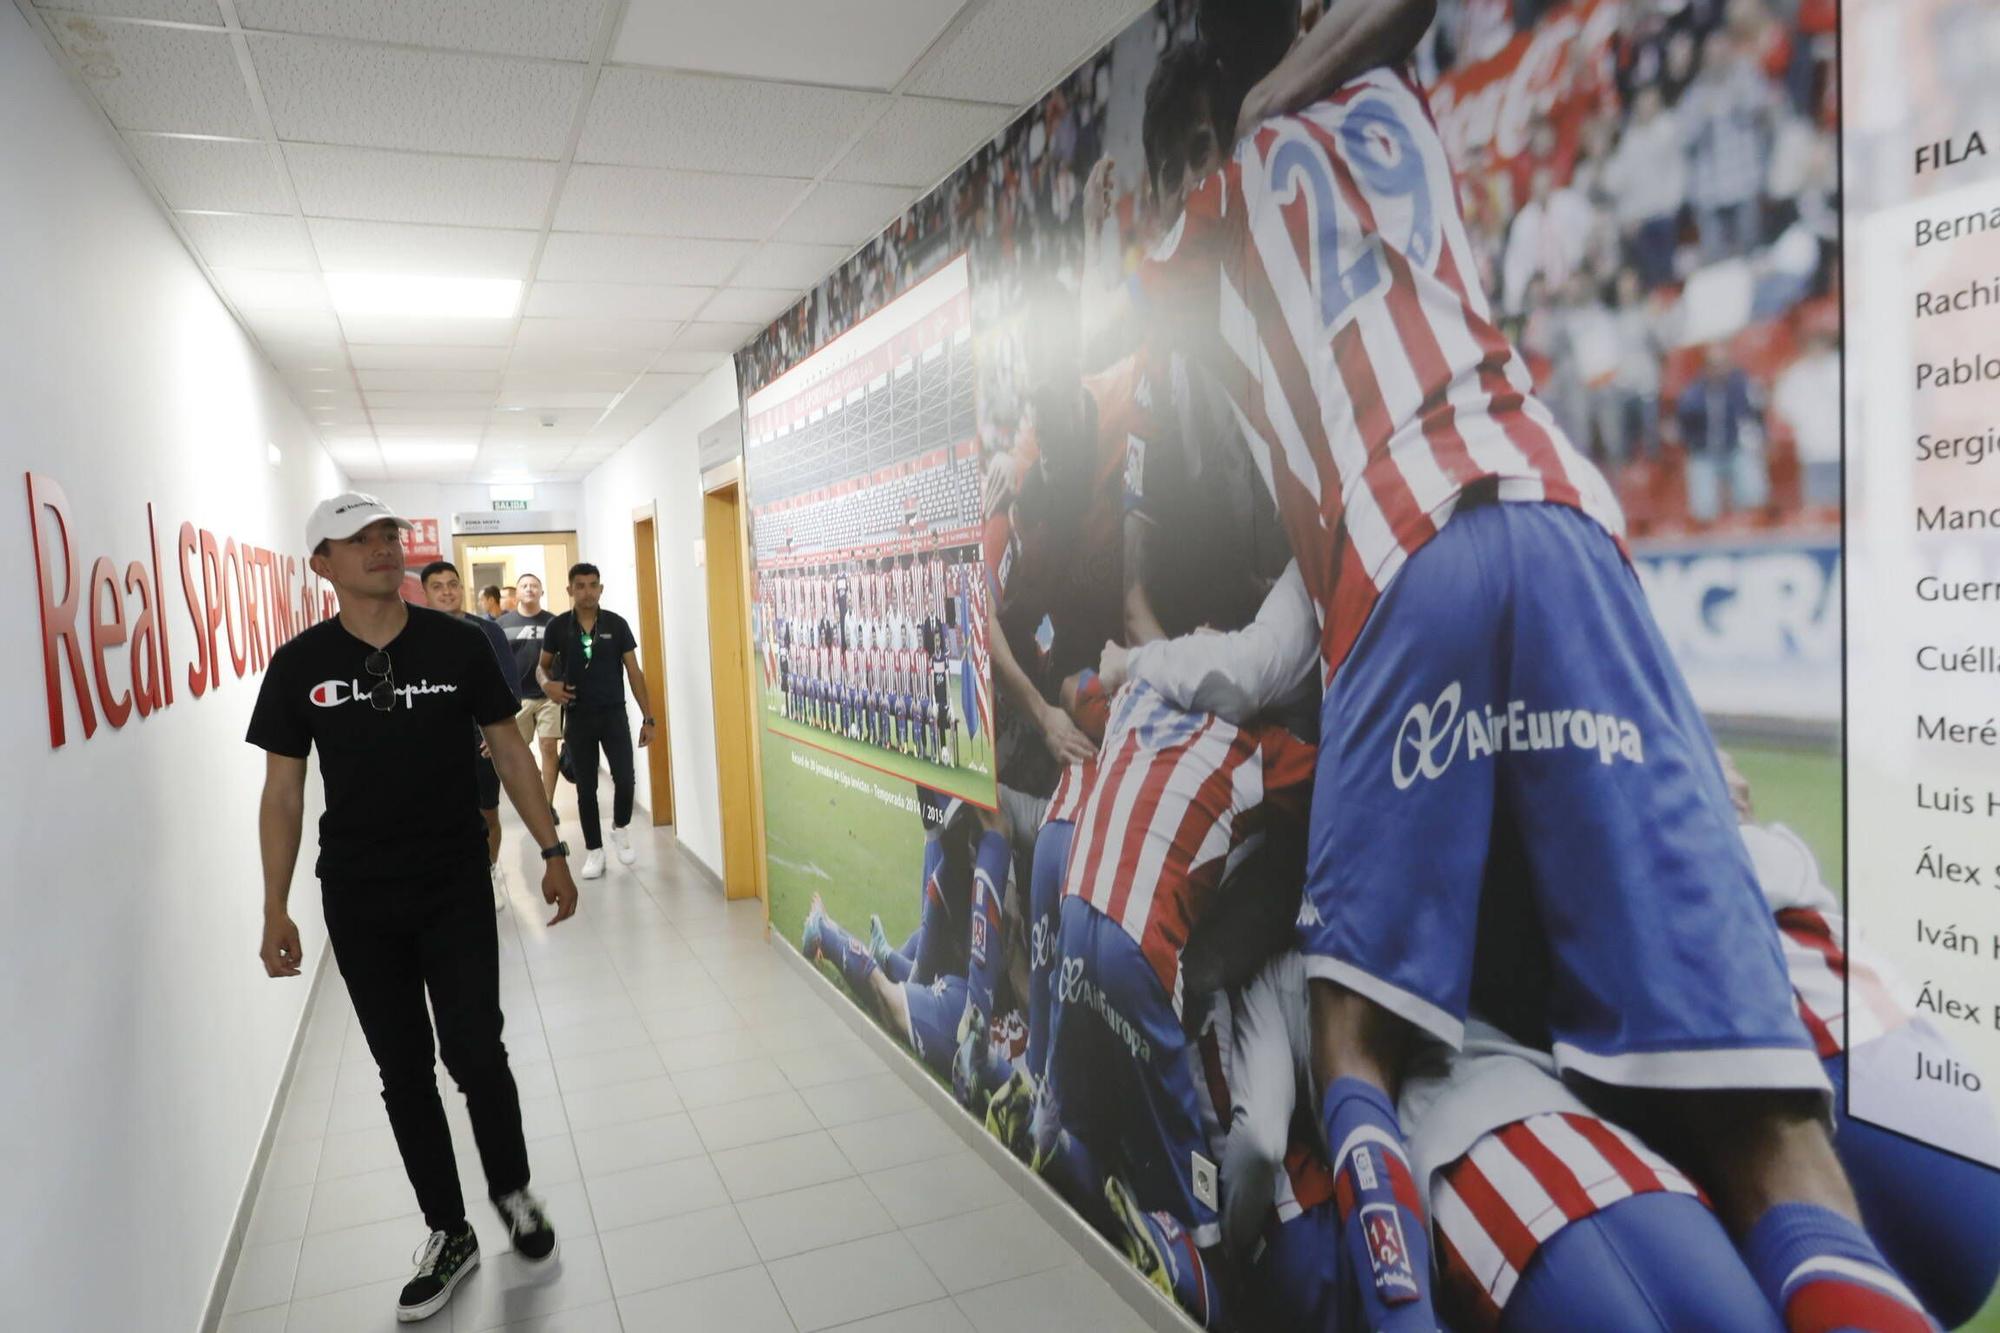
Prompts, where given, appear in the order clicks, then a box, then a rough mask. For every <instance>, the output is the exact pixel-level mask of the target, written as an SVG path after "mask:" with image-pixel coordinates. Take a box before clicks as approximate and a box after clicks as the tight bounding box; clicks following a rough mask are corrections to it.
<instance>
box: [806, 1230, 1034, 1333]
mask: <svg viewBox="0 0 2000 1333" xmlns="http://www.w3.org/2000/svg"><path fill="white" fill-rule="evenodd" d="M767 1267H768V1268H769V1270H770V1273H771V1281H772V1282H774V1283H776V1284H777V1287H778V1294H779V1295H781V1296H783V1297H784V1298H785V1308H786V1309H787V1310H789V1311H791V1315H792V1320H793V1322H794V1323H796V1324H797V1325H798V1326H799V1327H800V1328H801V1329H803V1330H807V1333H810V1331H811V1330H813V1329H821V1328H831V1327H833V1326H834V1325H836V1324H847V1323H852V1322H853V1321H854V1320H856V1319H862V1318H866V1317H867V1316H869V1315H877V1314H886V1313H887V1312H889V1311H890V1310H899V1309H901V1308H902V1307H904V1306H906V1305H918V1304H921V1303H923V1302H925V1301H933V1300H936V1299H937V1298H938V1297H940V1296H942V1295H944V1289H943V1288H942V1287H940V1286H939V1285H938V1281H937V1279H936V1278H935V1277H933V1276H932V1275H931V1271H930V1269H929V1268H928V1267H926V1266H925V1264H924V1261H923V1259H922V1258H920V1257H919V1256H918V1254H917V1252H916V1250H915V1249H913V1248H912V1247H911V1245H910V1242H909V1241H907V1240H905V1239H904V1238H903V1237H902V1236H901V1235H900V1234H898V1233H893V1232H892V1233H891V1234H889V1235H886V1236H871V1237H869V1238H868V1239H867V1240H856V1241H849V1242H847V1243H846V1244H844V1245H833V1246H829V1247H828V1248H826V1249H823V1250H810V1251H808V1252H807V1253H805V1254H797V1255H793V1256H792V1257H791V1258H789V1259H780V1260H778V1261H777V1262H775V1263H772V1264H769V1265H767ZM1022 1327H1032V1326H1031V1325H1023V1326H1022Z"/></svg>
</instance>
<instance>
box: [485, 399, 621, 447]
mask: <svg viewBox="0 0 2000 1333" xmlns="http://www.w3.org/2000/svg"><path fill="white" fill-rule="evenodd" d="M602 415H603V412H602V411H600V410H599V409H598V408H594V407H570V408H551V409H550V410H548V411H546V412H495V413H493V414H492V415H491V416H489V417H487V419H486V436H485V438H486V439H487V440H488V441H496V440H502V441H513V442H515V443H517V444H518V443H524V442H528V441H533V440H543V441H552V440H575V439H577V438H578V437H580V436H582V435H583V434H584V433H585V432H586V431H588V430H589V429H590V428H591V427H592V426H594V425H596V424H597V418H598V417H600V416H602ZM543 417H548V418H550V419H551V420H553V421H554V422H555V425H553V426H544V425H543V424H542V418H543Z"/></svg>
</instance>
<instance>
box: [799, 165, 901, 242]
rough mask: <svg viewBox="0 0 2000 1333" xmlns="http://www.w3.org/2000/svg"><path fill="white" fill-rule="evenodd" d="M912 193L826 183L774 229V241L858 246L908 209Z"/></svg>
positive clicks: (886, 187)
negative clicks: (775, 237) (775, 231)
mask: <svg viewBox="0 0 2000 1333" xmlns="http://www.w3.org/2000/svg"><path fill="white" fill-rule="evenodd" d="M912 193H913V192H912V191H911V190H910V189H908V188H907V187H905V186H901V185H850V184H847V183H846V182H843V181H827V182H825V183H824V184H822V185H820V186H819V187H817V188H816V189H814V190H813V192H812V194H811V195H809V196H808V197H807V199H806V201H805V203H803V204H801V205H799V209H798V211H797V212H796V213H793V214H792V215H791V216H790V217H788V218H786V219H785V224H784V225H783V226H782V227H780V228H778V236H777V239H779V240H781V241H814V242H819V243H830V244H836V245H847V246H855V245H859V244H860V243H861V242H863V241H865V240H867V239H868V238H869V237H871V236H873V235H875V234H876V233H877V232H879V231H881V230H882V228H884V227H886V226H888V225H889V223H890V221H891V220H892V219H894V218H895V217H896V216H897V215H898V214H900V213H901V212H902V211H903V210H904V209H905V208H906V207H908V206H909V204H910V201H911V198H912Z"/></svg>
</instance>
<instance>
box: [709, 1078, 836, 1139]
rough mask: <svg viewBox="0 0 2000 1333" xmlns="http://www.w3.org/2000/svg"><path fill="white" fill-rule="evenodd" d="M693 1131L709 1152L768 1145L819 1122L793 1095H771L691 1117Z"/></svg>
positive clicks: (817, 1126) (779, 1093)
mask: <svg viewBox="0 0 2000 1333" xmlns="http://www.w3.org/2000/svg"><path fill="white" fill-rule="evenodd" d="M692 1115H693V1117H694V1127H695V1129H696V1130H697V1131H698V1132H699V1133H700V1134H701V1141H702V1142H703V1143H704V1144H705V1145H707V1147H708V1150H709V1151H710V1152H712V1153H713V1152H724V1151H727V1150H728V1149H730V1148H740V1147H742V1146H743V1145H745V1144H747V1143H768V1142H770V1141H771V1140H772V1139H785V1138H790V1137H791V1136H793V1135H794V1134H805V1133H809V1132H811V1131H812V1130H815V1129H818V1128H819V1121H818V1120H817V1119H815V1118H814V1116H813V1113H812V1111H811V1110H810V1109H808V1108H807V1106H806V1104H805V1100H804V1099H803V1098H801V1097H800V1096H799V1094H797V1093H796V1092H791V1091H786V1092H774V1093H769V1094H767V1095H765V1096H762V1097H752V1098H749V1099H748V1100H745V1101H740V1102H729V1103H727V1104H726V1105H722V1106H705V1107H703V1108H701V1109H700V1110H698V1111H695V1112H693V1113H692Z"/></svg>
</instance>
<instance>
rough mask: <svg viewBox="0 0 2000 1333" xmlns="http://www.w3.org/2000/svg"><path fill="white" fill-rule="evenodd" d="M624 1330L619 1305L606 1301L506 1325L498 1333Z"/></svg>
mask: <svg viewBox="0 0 2000 1333" xmlns="http://www.w3.org/2000/svg"><path fill="white" fill-rule="evenodd" d="M623 1329H624V1325H623V1324H621V1323H620V1322H619V1319H618V1306H617V1304H616V1303H615V1302H611V1301H606V1302H604V1303H603V1304H601V1305H587V1306H585V1307H584V1308H582V1309H580V1310H562V1311H559V1312H557V1313H555V1314H545V1315H542V1316H540V1317H539V1318H536V1319H524V1320H522V1321H520V1322H519V1323H516V1324H505V1325H502V1326H501V1328H500V1329H499V1330H498V1333H623Z"/></svg>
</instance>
